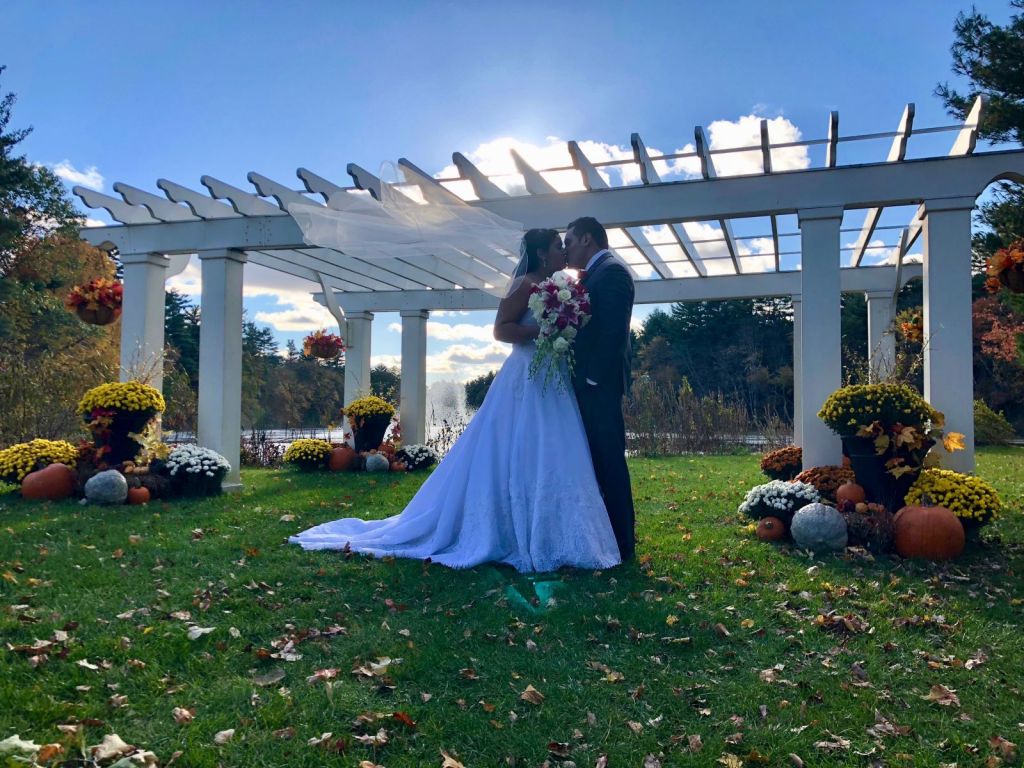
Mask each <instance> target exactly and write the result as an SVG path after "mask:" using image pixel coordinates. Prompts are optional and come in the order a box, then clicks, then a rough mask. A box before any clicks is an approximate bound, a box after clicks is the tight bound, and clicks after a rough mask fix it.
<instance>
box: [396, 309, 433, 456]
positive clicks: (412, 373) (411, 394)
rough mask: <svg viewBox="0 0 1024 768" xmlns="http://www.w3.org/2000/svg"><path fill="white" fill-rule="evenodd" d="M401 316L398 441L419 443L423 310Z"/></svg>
mask: <svg viewBox="0 0 1024 768" xmlns="http://www.w3.org/2000/svg"><path fill="white" fill-rule="evenodd" d="M401 315H402V387H401V399H402V402H401V415H400V418H401V424H402V442H404V443H408V444H414V443H422V442H424V441H425V440H426V437H427V318H428V317H430V313H429V312H427V311H426V310H423V309H405V310H402V312H401Z"/></svg>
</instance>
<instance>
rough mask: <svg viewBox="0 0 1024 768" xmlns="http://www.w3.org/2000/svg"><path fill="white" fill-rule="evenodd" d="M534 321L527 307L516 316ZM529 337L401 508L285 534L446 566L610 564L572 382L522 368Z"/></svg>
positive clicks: (312, 544) (324, 545)
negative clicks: (380, 516) (381, 516)
mask: <svg viewBox="0 0 1024 768" xmlns="http://www.w3.org/2000/svg"><path fill="white" fill-rule="evenodd" d="M520 322H521V323H523V324H535V322H536V321H535V320H534V319H533V317H532V316H531V315H530V314H529V312H527V314H526V315H525V316H524V318H523V319H522V320H521V321H520ZM534 349H535V345H534V344H532V343H530V344H521V345H515V347H514V348H513V351H512V354H511V355H510V356H509V358H508V359H507V360H506V361H505V364H504V365H503V366H502V367H501V370H500V371H499V372H498V375H497V376H496V377H495V378H494V381H493V382H492V383H491V387H490V390H489V391H488V393H487V397H486V398H485V399H484V402H483V405H482V406H481V407H480V410H479V411H478V412H477V413H476V415H475V416H474V417H473V418H472V420H471V421H470V423H469V425H468V426H467V428H466V431H465V432H463V434H462V436H461V437H460V438H459V439H458V440H457V441H456V443H455V445H454V446H452V449H451V451H449V453H448V455H447V456H446V457H445V458H444V460H443V461H442V462H441V463H440V465H439V466H438V467H437V468H436V469H435V470H434V471H433V473H432V474H431V475H430V476H429V477H428V478H427V479H426V481H425V482H424V483H423V485H422V487H421V488H420V490H419V491H418V492H417V493H416V495H415V496H414V497H413V499H412V501H410V502H409V504H408V506H407V507H406V508H405V510H404V511H403V512H402V513H401V514H399V515H395V516H394V517H389V518H387V519H386V520H361V519H359V518H348V519H344V520H335V521H333V522H329V523H324V524H323V525H318V526H316V527H315V528H311V529H309V530H308V531H304V532H302V533H300V534H299V535H297V536H292V537H291V538H290V539H289V541H292V542H293V543H296V544H299V545H300V546H302V547H303V548H304V549H344V548H345V546H346V545H348V546H349V547H350V548H351V549H352V551H354V552H363V553H367V554H371V555H375V556H377V557H382V556H386V555H392V556H394V557H407V558H415V559H418V560H423V559H426V558H430V559H431V560H432V561H433V562H437V563H442V564H444V565H447V566H450V567H452V568H470V567H472V566H475V565H479V564H481V563H488V562H494V563H506V564H508V565H511V566H513V567H514V568H516V569H517V570H519V571H527V572H528V571H553V570H556V569H557V568H560V567H563V566H574V567H577V568H606V567H609V566H613V565H617V564H618V563H619V562H620V560H619V550H618V546H617V545H616V543H615V535H614V534H613V532H612V527H611V523H610V522H609V520H608V513H607V511H606V510H605V506H604V502H603V501H602V499H601V493H600V491H599V490H598V486H597V478H596V477H595V476H594V468H593V464H592V463H591V459H590V448H589V447H588V445H587V437H586V433H585V432H584V431H583V421H582V420H581V418H580V412H579V407H578V406H577V404H576V398H575V396H574V395H573V393H572V389H571V387H565V389H566V390H567V391H561V389H562V388H560V387H559V386H557V384H556V383H549V384H548V386H547V388H546V389H542V387H541V384H540V377H538V380H532V379H530V376H529V369H530V361H531V359H532V357H533V351H534Z"/></svg>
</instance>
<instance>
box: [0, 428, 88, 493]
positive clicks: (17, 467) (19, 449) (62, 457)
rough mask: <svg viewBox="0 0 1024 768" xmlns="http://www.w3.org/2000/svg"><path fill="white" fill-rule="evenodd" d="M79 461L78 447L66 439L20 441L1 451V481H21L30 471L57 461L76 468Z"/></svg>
mask: <svg viewBox="0 0 1024 768" xmlns="http://www.w3.org/2000/svg"><path fill="white" fill-rule="evenodd" d="M77 461H78V449H77V448H76V447H75V446H73V445H72V444H71V443H69V442H67V441H66V440H43V439H42V438H38V439H36V440H31V441H29V442H27V443H18V444H17V445H12V446H11V447H10V448H4V449H3V450H2V451H0V481H3V482H6V483H20V482H21V481H22V480H23V479H25V475H27V474H28V473H29V472H35V471H36V470H37V469H42V468H43V467H46V466H49V465H50V464H57V463H60V464H67V465H68V466H69V467H72V468H74V466H75V464H76V463H77Z"/></svg>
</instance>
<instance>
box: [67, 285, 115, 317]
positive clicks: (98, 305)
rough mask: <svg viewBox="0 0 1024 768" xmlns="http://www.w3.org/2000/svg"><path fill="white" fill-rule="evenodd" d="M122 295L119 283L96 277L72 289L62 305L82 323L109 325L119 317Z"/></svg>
mask: <svg viewBox="0 0 1024 768" xmlns="http://www.w3.org/2000/svg"><path fill="white" fill-rule="evenodd" d="M123 295H124V294H123V288H122V287H121V283H120V282H118V281H117V280H105V279H103V278H102V277H97V278H96V279H94V280H90V281H89V282H88V283H85V284H84V285H76V286H75V287H74V288H72V289H71V293H69V294H68V296H67V298H66V299H65V301H64V304H65V306H67V308H68V309H70V310H72V311H73V312H75V314H77V315H78V317H79V319H81V320H82V321H83V322H86V323H89V324H91V325H109V324H110V323H112V322H114V321H115V320H116V319H117V318H118V317H120V316H121V301H122V298H123Z"/></svg>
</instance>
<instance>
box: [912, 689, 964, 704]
mask: <svg viewBox="0 0 1024 768" xmlns="http://www.w3.org/2000/svg"><path fill="white" fill-rule="evenodd" d="M921 698H922V699H924V700H925V701H934V702H935V703H936V704H940V705H942V706H943V707H959V706H960V698H959V697H958V696H957V695H956V691H954V690H953V689H952V688H947V687H946V686H944V685H939V684H936V685H933V686H932V687H931V689H930V690H929V691H928V695H927V696H922V697H921Z"/></svg>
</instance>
